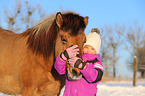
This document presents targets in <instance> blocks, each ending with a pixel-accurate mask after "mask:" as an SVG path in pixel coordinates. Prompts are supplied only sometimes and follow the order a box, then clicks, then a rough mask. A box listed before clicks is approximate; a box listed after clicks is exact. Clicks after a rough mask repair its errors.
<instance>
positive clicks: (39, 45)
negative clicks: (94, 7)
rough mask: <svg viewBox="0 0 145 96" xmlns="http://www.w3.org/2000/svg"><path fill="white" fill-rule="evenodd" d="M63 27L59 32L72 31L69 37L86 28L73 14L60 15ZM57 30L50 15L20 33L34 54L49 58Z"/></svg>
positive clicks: (80, 19)
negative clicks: (26, 38)
mask: <svg viewBox="0 0 145 96" xmlns="http://www.w3.org/2000/svg"><path fill="white" fill-rule="evenodd" d="M62 18H63V25H62V27H61V30H63V31H65V32H67V30H72V31H71V33H70V35H77V34H78V32H79V30H80V29H84V28H85V27H86V25H85V23H84V18H83V17H82V16H79V15H78V14H76V13H73V12H66V13H64V14H62ZM58 32H59V28H58V26H57V24H56V19H55V15H54V14H52V15H50V16H49V17H47V18H46V19H44V20H42V21H41V22H39V23H38V24H37V25H35V26H33V27H32V28H30V29H28V30H27V31H25V32H24V33H22V36H23V37H26V36H28V40H27V45H28V49H31V50H32V51H33V52H34V53H36V54H42V55H43V56H44V57H46V58H47V57H49V56H50V54H51V53H52V51H53V49H54V47H55V42H56V39H57V34H58Z"/></svg>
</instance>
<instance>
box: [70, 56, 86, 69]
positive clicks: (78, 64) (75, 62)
mask: <svg viewBox="0 0 145 96" xmlns="http://www.w3.org/2000/svg"><path fill="white" fill-rule="evenodd" d="M68 64H70V65H71V66H72V67H74V68H79V69H84V67H85V66H86V62H84V61H83V60H82V59H81V58H80V57H74V58H70V59H68Z"/></svg>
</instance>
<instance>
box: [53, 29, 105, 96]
mask: <svg viewBox="0 0 145 96" xmlns="http://www.w3.org/2000/svg"><path fill="white" fill-rule="evenodd" d="M100 46H101V39H100V36H99V30H98V29H96V28H95V29H92V32H91V33H89V34H88V35H87V36H86V43H85V44H84V46H83V55H82V58H83V59H81V58H80V57H76V55H77V54H78V51H79V49H77V47H78V46H77V45H74V46H72V47H69V48H67V49H66V50H65V51H64V52H62V53H61V54H60V55H59V56H58V57H57V58H56V61H55V64H54V67H55V69H56V70H57V72H58V73H59V74H60V75H61V74H65V68H66V60H68V63H69V64H70V65H71V66H72V67H77V68H79V69H80V72H81V73H82V75H83V76H82V77H81V79H80V80H77V81H71V80H69V79H68V78H67V79H66V82H65V91H64V94H63V96H96V94H97V84H98V83H99V82H100V81H101V79H102V76H103V65H102V62H101V59H100V55H99V52H100Z"/></svg>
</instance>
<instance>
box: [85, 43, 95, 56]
mask: <svg viewBox="0 0 145 96" xmlns="http://www.w3.org/2000/svg"><path fill="white" fill-rule="evenodd" d="M83 53H89V54H93V55H95V54H96V51H95V49H94V48H93V47H92V46H89V45H85V46H84V47H83Z"/></svg>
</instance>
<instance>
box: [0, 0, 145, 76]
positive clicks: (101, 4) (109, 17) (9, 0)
mask: <svg viewBox="0 0 145 96" xmlns="http://www.w3.org/2000/svg"><path fill="white" fill-rule="evenodd" d="M20 1H22V2H24V1H25V0H20ZM27 1H28V2H30V3H31V4H34V6H35V5H36V4H37V3H40V5H41V7H42V10H44V11H45V12H46V14H47V15H49V14H51V13H54V12H59V11H61V10H64V11H67V10H69V11H75V12H77V13H79V14H80V15H82V16H89V23H88V26H87V28H86V30H85V33H86V34H88V32H89V31H90V30H91V29H92V28H94V27H98V28H100V27H103V26H105V25H115V24H128V25H129V24H132V23H133V22H134V21H135V20H137V21H138V22H139V23H141V24H143V25H145V0H27ZM14 2H15V0H0V13H1V14H3V13H2V11H3V10H4V9H5V8H8V9H9V8H12V7H14ZM1 14H0V15H1ZM121 52H122V51H121ZM124 53H125V52H124V51H123V54H124ZM125 60H126V57H125V58H122V60H121V61H120V62H121V63H125ZM120 67H121V68H123V67H124V65H120ZM124 68H125V67H124ZM118 69H119V68H118ZM124 70H126V71H127V70H128V69H124ZM121 72H122V70H118V74H123V75H125V73H121Z"/></svg>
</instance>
